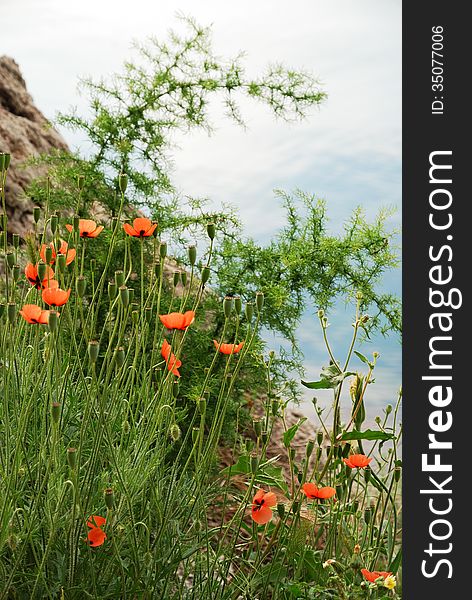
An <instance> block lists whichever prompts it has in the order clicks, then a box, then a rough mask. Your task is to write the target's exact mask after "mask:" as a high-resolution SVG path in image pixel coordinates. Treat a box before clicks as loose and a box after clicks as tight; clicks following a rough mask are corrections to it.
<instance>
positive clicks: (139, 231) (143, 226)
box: [123, 217, 157, 237]
mask: <svg viewBox="0 0 472 600" xmlns="http://www.w3.org/2000/svg"><path fill="white" fill-rule="evenodd" d="M156 227H157V223H153V222H152V221H150V220H149V219H146V218H145V217H138V218H137V219H135V220H134V221H133V225H132V226H131V225H130V224H129V223H124V224H123V229H124V230H125V231H126V233H127V234H128V235H131V236H132V237H149V236H150V235H152V234H153V233H154V230H155V229H156Z"/></svg>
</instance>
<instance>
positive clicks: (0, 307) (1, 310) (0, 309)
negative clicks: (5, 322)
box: [0, 302, 5, 319]
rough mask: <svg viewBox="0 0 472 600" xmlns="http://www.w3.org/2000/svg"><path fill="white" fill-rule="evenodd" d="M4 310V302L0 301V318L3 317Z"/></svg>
mask: <svg viewBox="0 0 472 600" xmlns="http://www.w3.org/2000/svg"><path fill="white" fill-rule="evenodd" d="M4 312H5V303H4V302H2V303H0V319H1V318H2V317H3V314H4Z"/></svg>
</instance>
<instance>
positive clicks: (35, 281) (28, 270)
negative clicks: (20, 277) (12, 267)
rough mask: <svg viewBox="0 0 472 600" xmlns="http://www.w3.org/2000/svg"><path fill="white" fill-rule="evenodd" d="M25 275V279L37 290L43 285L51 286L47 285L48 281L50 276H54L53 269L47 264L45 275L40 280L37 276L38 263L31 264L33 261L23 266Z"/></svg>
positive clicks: (50, 278)
mask: <svg viewBox="0 0 472 600" xmlns="http://www.w3.org/2000/svg"><path fill="white" fill-rule="evenodd" d="M25 275H26V279H27V280H28V281H29V282H30V283H31V285H34V287H35V288H36V289H37V290H40V289H41V288H45V287H51V286H48V285H47V284H48V281H51V280H52V278H53V277H54V271H53V270H52V269H51V267H49V266H47V267H46V277H45V278H44V279H43V280H41V279H40V278H39V275H38V265H33V263H28V264H27V265H26V267H25Z"/></svg>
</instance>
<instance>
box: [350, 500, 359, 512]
mask: <svg viewBox="0 0 472 600" xmlns="http://www.w3.org/2000/svg"><path fill="white" fill-rule="evenodd" d="M352 510H353V512H355V513H356V512H357V511H358V510H359V500H354V502H353V503H352Z"/></svg>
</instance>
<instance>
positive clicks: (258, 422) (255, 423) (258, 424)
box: [252, 419, 262, 438]
mask: <svg viewBox="0 0 472 600" xmlns="http://www.w3.org/2000/svg"><path fill="white" fill-rule="evenodd" d="M252 426H253V427H254V433H255V434H256V437H258V438H260V437H261V435H262V423H261V420H260V419H253V421H252Z"/></svg>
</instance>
